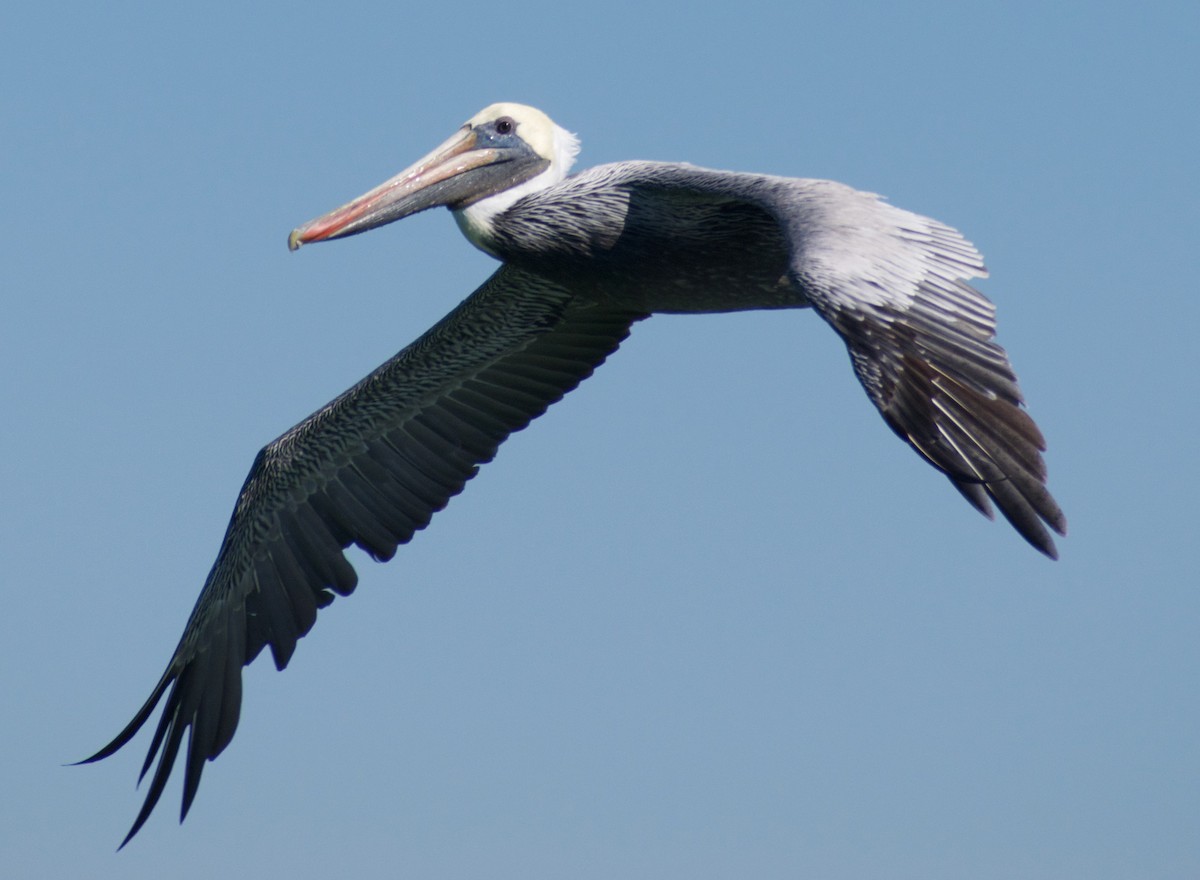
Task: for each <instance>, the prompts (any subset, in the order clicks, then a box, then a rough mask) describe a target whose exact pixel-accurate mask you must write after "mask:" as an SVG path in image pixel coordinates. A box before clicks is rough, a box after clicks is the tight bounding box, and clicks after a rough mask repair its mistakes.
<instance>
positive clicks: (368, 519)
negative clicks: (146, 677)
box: [83, 266, 645, 846]
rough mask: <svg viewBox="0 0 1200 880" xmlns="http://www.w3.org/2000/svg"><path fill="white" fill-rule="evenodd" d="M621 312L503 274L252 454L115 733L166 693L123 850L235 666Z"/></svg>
mask: <svg viewBox="0 0 1200 880" xmlns="http://www.w3.org/2000/svg"><path fill="white" fill-rule="evenodd" d="M643 317H645V315H644V314H639V313H636V312H633V311H628V310H621V309H617V308H605V307H600V306H594V305H588V304H585V303H580V302H577V301H575V300H574V299H573V297H572V295H571V293H570V292H569V291H567V290H565V289H563V288H562V287H560V286H558V285H556V284H553V283H551V282H549V281H546V280H545V279H543V278H541V277H540V276H538V275H534V274H531V273H529V272H526V271H522V270H519V269H515V268H513V267H511V266H504V267H502V268H501V269H500V270H499V271H497V272H496V273H495V274H494V275H493V276H492V277H491V278H490V279H489V280H488V281H487V282H486V283H485V284H484V285H483V286H482V287H481V288H480V289H479V290H477V291H476V292H475V293H474V294H472V295H471V296H470V297H469V298H468V299H467V300H466V301H465V302H463V303H462V304H461V305H460V306H458V308H456V309H455V310H454V311H453V312H451V313H450V314H449V315H447V316H446V317H445V318H444V319H443V320H442V321H440V322H439V323H438V324H437V325H435V326H434V327H433V328H432V329H431V330H430V331H429V332H428V333H426V334H425V335H424V336H422V337H421V338H420V339H418V340H417V341H416V342H414V343H413V344H412V345H410V346H409V347H408V348H406V349H404V350H403V351H402V352H400V353H399V354H398V355H396V356H395V357H394V358H392V359H391V360H389V361H388V362H387V363H385V364H384V365H383V366H381V367H380V368H379V369H377V370H376V371H375V372H374V373H372V374H371V375H370V376H368V377H367V378H366V379H364V380H363V381H362V382H360V383H359V384H358V385H356V386H355V387H353V388H351V389H350V390H349V391H347V392H346V393H345V394H343V395H342V396H341V397H339V398H338V399H336V400H334V401H333V402H332V403H330V404H328V405H327V406H325V407H323V408H322V409H321V410H319V411H318V412H316V413H314V414H313V415H312V416H310V417H309V418H307V419H305V420H304V421H303V422H301V423H300V424H299V425H297V426H296V427H294V428H292V429H291V430H290V431H288V432H287V433H286V434H284V435H283V436H282V437H280V438H279V439H278V440H275V441H274V442H272V443H270V444H269V445H268V446H266V447H265V448H264V449H263V450H262V451H261V452H260V453H259V454H258V457H257V458H256V459H255V461H254V465H253V467H252V468H251V469H250V474H249V476H248V477H247V478H246V482H245V485H244V486H243V487H242V491H241V494H240V495H239V496H238V501H237V505H236V507H235V509H234V512H233V517H232V519H231V520H230V523H229V528H228V530H227V531H226V533H225V539H224V541H223V542H222V544H221V549H220V552H219V554H218V556H217V561H216V562H215V563H214V565H213V568H212V571H211V572H210V573H209V575H208V580H207V581H206V582H205V585H204V589H203V591H202V592H201V593H200V598H199V599H198V600H197V602H196V607H195V608H194V609H193V611H192V614H191V617H190V618H189V620H188V623H187V627H186V628H185V630H184V633H183V637H182V639H181V640H180V642H179V646H178V647H177V648H176V649H175V654H174V655H173V656H172V658H171V661H170V663H169V664H168V665H167V669H166V671H165V672H164V673H163V676H162V678H161V679H159V682H158V684H157V685H156V686H155V688H154V692H153V693H152V694H151V695H150V698H149V699H148V700H147V701H146V703H145V705H143V706H142V708H141V709H140V710H138V713H137V715H136V716H135V717H134V719H133V720H132V721H131V722H130V723H129V725H128V726H127V727H126V728H125V729H124V730H122V731H121V733H120V734H118V735H117V737H116V738H115V739H114V740H113V741H112V742H110V743H109V744H108V745H106V746H105V747H104V748H103V749H101V750H100V751H99V752H97V753H96V754H95V755H93V756H92V757H90V758H88V759H87V760H86V761H85V762H83V763H86V762H90V761H97V760H100V759H102V758H105V757H108V756H109V755H111V754H113V753H114V752H116V751H117V750H118V749H120V748H121V747H122V746H124V745H125V744H126V743H127V742H129V741H130V739H132V737H133V736H134V734H136V733H137V731H138V730H139V729H140V728H141V727H142V725H143V724H145V722H146V721H147V719H148V718H149V717H150V715H151V714H152V713H153V711H154V709H155V707H156V706H157V704H158V703H159V701H160V700H161V699H162V698H163V696H164V694H165V695H166V703H165V705H164V707H163V712H162V716H161V718H160V719H159V722H158V726H157V728H156V729H155V732H154V737H153V740H152V741H151V743H150V749H149V752H148V753H147V755H146V761H145V763H144V765H143V767H142V771H141V772H142V776H143V777H144V776H145V774H146V773H147V771H148V770H149V769H150V766H151V765H152V764H153V763H154V759H155V757H156V756H158V765H157V767H156V768H155V770H154V774H153V777H152V778H151V780H150V787H149V790H148V791H147V793H146V799H145V802H144V803H143V805H142V809H141V811H140V812H139V813H138V816H137V819H136V820H135V821H134V823H133V827H132V828H131V829H130V831H129V834H128V835H127V836H126V838H125V840H124V841H123V842H122V844H121V845H122V846H124V845H125V843H128V842H129V840H130V839H131V838H132V837H133V836H134V835H135V834H136V833H137V832H138V830H139V829H140V828H141V827H142V824H143V823H144V822H145V821H146V819H147V818H148V817H149V815H150V813H151V812H152V811H153V809H154V806H155V804H156V803H157V802H158V799H159V797H160V796H161V795H162V792H163V788H164V786H165V785H166V782H167V778H168V777H169V776H170V774H171V770H172V768H173V766H174V764H175V759H176V757H177V756H178V754H179V751H180V747H181V745H182V743H183V737H184V734H185V733H189V732H190V733H189V737H188V746H187V749H186V762H185V769H184V785H183V807H182V813H181V819H182V817H183V816H186V815H187V811H188V808H189V807H190V806H191V803H192V799H193V798H194V797H195V795H196V789H197V786H198V785H199V783H200V775H201V772H202V771H203V769H204V762H205V761H206V760H212V759H213V758H215V757H216V756H217V755H219V754H220V753H221V751H222V750H223V749H224V748H225V746H227V745H228V744H229V742H230V740H231V739H232V737H233V733H234V730H235V729H236V727H237V722H238V713H239V710H240V707H241V681H242V667H243V666H244V665H247V664H249V663H250V662H251V661H253V660H254V658H255V657H256V656H257V655H258V653H259V652H260V651H261V650H262V649H263V648H264V647H266V646H270V649H271V653H272V655H273V657H274V660H275V665H276V667H278V668H279V669H283V668H284V667H285V666H286V665H287V663H288V660H289V659H290V658H291V656H292V651H293V650H295V647H296V640H297V639H299V638H300V637H301V636H303V635H304V634H305V633H307V632H308V631H309V629H310V628H311V627H312V625H313V623H314V622H315V620H316V617H317V610H318V609H319V608H323V607H325V606H326V605H328V604H329V603H330V602H332V601H333V599H334V594H337V595H342V596H345V595H349V593H350V592H351V591H353V589H354V587H355V584H356V582H357V578H356V575H355V572H354V569H353V568H352V567H351V565H350V563H349V562H348V561H347V560H346V558H345V556H344V555H343V552H342V551H343V550H344V549H345V548H347V547H349V546H350V545H351V544H357V545H358V546H359V547H361V548H363V549H364V550H366V551H367V552H368V553H369V554H370V555H371V556H373V557H374V558H375V559H377V560H381V561H383V560H387V559H390V558H391V557H392V555H393V554H394V553H395V552H396V548H397V546H398V545H400V544H403V543H405V542H406V541H408V540H409V539H411V538H412V536H413V533H414V532H416V531H417V530H419V529H422V528H424V527H425V526H426V525H427V524H428V523H429V520H430V517H431V516H432V515H433V514H434V513H435V512H436V511H438V510H441V509H442V508H443V507H444V506H445V505H446V503H447V501H448V500H449V499H450V497H451V496H453V495H456V494H457V493H458V492H460V491H462V488H463V485H464V484H465V483H466V481H467V480H469V479H470V478H471V477H472V476H474V475H475V473H476V471H477V470H478V466H479V465H480V464H482V463H484V462H487V461H490V460H491V459H492V457H493V456H495V454H496V450H497V448H498V447H499V445H500V444H501V443H502V442H503V441H504V440H505V438H507V437H508V435H509V434H511V433H512V432H513V431H518V430H520V429H521V428H524V427H525V426H526V425H528V424H529V422H530V421H532V420H533V419H534V418H536V417H537V416H539V415H541V414H542V413H543V412H545V410H546V408H547V407H548V406H550V404H552V403H554V402H555V401H557V400H559V399H560V398H561V397H562V396H563V395H564V394H566V393H567V392H568V391H570V390H571V389H573V388H574V387H575V386H576V385H578V384H579V383H580V382H581V381H582V380H583V379H585V378H587V377H588V376H589V375H591V373H592V371H593V370H594V369H595V368H596V367H597V366H599V365H600V364H601V363H603V362H604V360H605V358H607V357H608V355H610V354H612V352H613V351H615V350H616V348H617V346H618V345H619V344H620V343H621V341H622V340H623V339H624V338H625V337H626V336H628V335H629V329H630V326H631V325H632V324H633V322H635V321H637V320H639V319H640V318H643Z"/></svg>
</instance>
